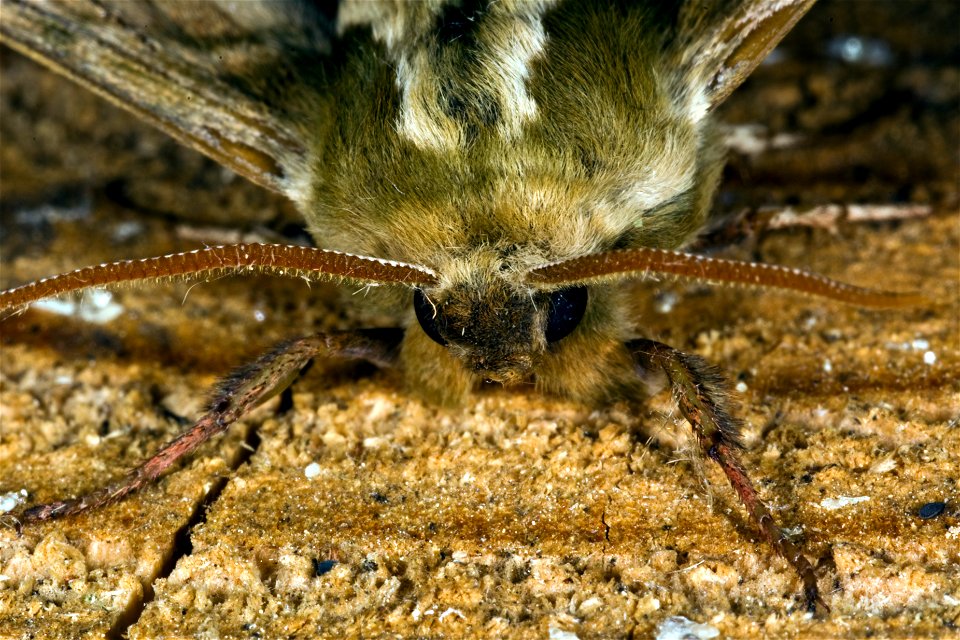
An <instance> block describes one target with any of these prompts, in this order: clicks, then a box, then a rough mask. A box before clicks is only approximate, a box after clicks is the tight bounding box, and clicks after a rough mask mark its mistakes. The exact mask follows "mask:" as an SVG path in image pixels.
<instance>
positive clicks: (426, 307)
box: [413, 289, 447, 346]
mask: <svg viewBox="0 0 960 640" xmlns="http://www.w3.org/2000/svg"><path fill="white" fill-rule="evenodd" d="M413 310H414V311H415V312H416V314H417V320H418V321H419V322H420V326H421V327H422V328H423V332H424V333H425V334H427V335H428V336H430V339H431V340H433V341H434V342H436V343H437V344H442V345H444V346H446V344H447V341H446V340H444V339H443V336H442V335H440V330H439V329H438V328H437V319H438V318H439V317H440V313H439V310H438V309H437V307H436V305H433V304H431V303H430V301H429V300H427V296H425V295H423V291H421V290H420V289H414V290H413Z"/></svg>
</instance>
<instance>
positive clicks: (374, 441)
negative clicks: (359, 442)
mask: <svg viewBox="0 0 960 640" xmlns="http://www.w3.org/2000/svg"><path fill="white" fill-rule="evenodd" d="M385 444H386V440H384V439H383V438H381V437H380V436H370V437H369V438H364V439H363V448H364V449H371V450H373V449H382V448H383V446H384V445H385Z"/></svg>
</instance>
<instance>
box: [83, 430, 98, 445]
mask: <svg viewBox="0 0 960 640" xmlns="http://www.w3.org/2000/svg"><path fill="white" fill-rule="evenodd" d="M84 442H86V443H87V446H88V447H96V446H97V445H99V444H100V436H98V435H97V434H95V433H91V434H89V435H88V436H87V437H86V438H84Z"/></svg>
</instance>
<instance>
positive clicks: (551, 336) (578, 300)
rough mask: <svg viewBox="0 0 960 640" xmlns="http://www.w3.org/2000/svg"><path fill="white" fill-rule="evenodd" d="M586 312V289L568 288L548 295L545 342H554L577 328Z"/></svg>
mask: <svg viewBox="0 0 960 640" xmlns="http://www.w3.org/2000/svg"><path fill="white" fill-rule="evenodd" d="M586 310H587V288H586V287H570V288H569V289H560V290H559V291H554V292H553V293H551V294H550V316H549V317H548V318H547V332H546V337H547V342H556V341H557V340H560V339H561V338H564V337H566V336H567V335H569V334H570V332H571V331H573V330H574V329H576V328H577V325H578V324H580V321H581V320H583V314H584V312H585V311H586Z"/></svg>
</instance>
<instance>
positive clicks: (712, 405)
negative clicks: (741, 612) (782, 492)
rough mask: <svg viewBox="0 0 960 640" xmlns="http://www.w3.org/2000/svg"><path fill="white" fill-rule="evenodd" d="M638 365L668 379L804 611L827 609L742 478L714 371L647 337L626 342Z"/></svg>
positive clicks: (805, 565) (732, 424)
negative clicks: (798, 585) (796, 588)
mask: <svg viewBox="0 0 960 640" xmlns="http://www.w3.org/2000/svg"><path fill="white" fill-rule="evenodd" d="M627 348H628V349H629V350H630V352H631V354H632V355H633V357H634V361H635V362H636V364H637V366H638V368H640V369H642V370H644V371H650V370H655V371H662V372H663V373H664V374H665V375H666V377H667V380H668V381H669V383H670V387H671V389H672V391H673V395H674V398H675V399H676V402H677V405H678V406H679V408H680V412H681V413H682V414H683V416H684V417H685V418H686V419H687V421H688V422H689V423H690V425H691V426H692V427H693V432H694V434H696V436H697V440H698V442H699V443H700V447H701V449H702V450H703V452H704V454H705V455H706V456H708V457H709V458H711V459H713V460H715V461H716V462H717V464H719V465H720V468H721V469H723V472H724V473H725V474H726V476H727V479H728V480H729V481H730V484H731V485H733V489H734V490H735V491H736V492H737V495H738V496H739V498H740V501H741V502H742V503H743V505H744V506H745V507H746V508H747V513H749V514H750V519H751V520H752V521H753V522H754V523H755V524H756V525H757V528H759V529H760V533H761V535H762V536H763V538H764V539H765V540H766V541H767V542H768V543H769V544H770V545H772V546H773V548H774V549H776V551H777V553H779V554H780V555H781V556H782V557H783V558H785V559H786V560H787V562H789V563H790V564H791V565H793V568H794V569H795V570H796V572H797V573H798V574H799V576H800V579H801V581H802V582H803V592H804V596H805V597H806V601H807V610H808V611H810V612H811V613H815V612H816V608H817V605H820V606H822V607H823V608H824V609H826V610H829V607H827V605H826V604H825V603H824V602H823V600H822V599H821V597H820V591H819V589H818V588H817V577H816V574H815V572H814V570H813V566H812V565H811V564H810V562H809V561H808V560H807V558H806V556H804V555H803V551H802V549H801V548H800V546H799V545H797V544H795V543H793V542H792V541H790V540H789V539H788V538H787V537H786V536H785V535H784V533H783V531H782V530H781V529H780V526H779V525H778V524H777V522H776V520H774V517H773V515H771V513H770V510H769V509H768V508H767V505H766V504H764V503H763V501H762V500H761V499H760V496H758V495H757V491H756V489H755V488H754V486H753V483H752V482H750V478H749V477H748V476H747V471H746V469H745V468H744V466H743V462H742V461H741V460H740V453H739V452H740V450H741V449H742V448H743V445H742V444H741V442H740V427H741V423H740V420H739V419H737V418H736V417H734V414H733V411H734V409H735V408H736V407H735V405H734V403H733V401H732V400H731V398H730V393H729V389H728V385H727V382H726V380H725V379H724V377H723V375H722V374H721V373H720V371H719V369H717V368H716V367H714V366H713V365H711V364H710V363H708V362H707V361H706V360H704V359H703V358H700V357H699V356H695V355H690V354H687V353H683V352H681V351H678V350H676V349H674V348H673V347H669V346H667V345H665V344H662V343H659V342H654V341H653V340H634V341H631V342H629V343H627Z"/></svg>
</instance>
